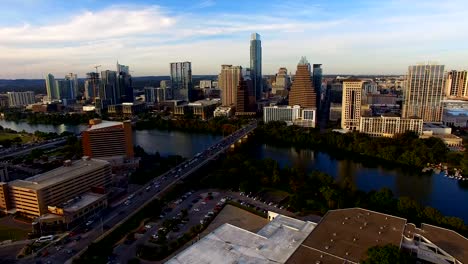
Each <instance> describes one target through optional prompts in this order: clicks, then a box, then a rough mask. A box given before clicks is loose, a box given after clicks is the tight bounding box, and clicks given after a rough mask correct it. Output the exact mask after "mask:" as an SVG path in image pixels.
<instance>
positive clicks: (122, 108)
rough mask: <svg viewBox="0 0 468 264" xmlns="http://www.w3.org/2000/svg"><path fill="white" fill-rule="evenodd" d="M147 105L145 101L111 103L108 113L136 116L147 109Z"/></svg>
mask: <svg viewBox="0 0 468 264" xmlns="http://www.w3.org/2000/svg"><path fill="white" fill-rule="evenodd" d="M145 108H146V105H145V103H143V102H135V103H122V104H117V105H109V106H108V107H107V113H109V114H111V115H124V116H134V115H137V114H139V113H142V112H144V111H145Z"/></svg>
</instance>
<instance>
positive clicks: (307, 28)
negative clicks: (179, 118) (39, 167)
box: [0, 0, 468, 79]
mask: <svg viewBox="0 0 468 264" xmlns="http://www.w3.org/2000/svg"><path fill="white" fill-rule="evenodd" d="M2 3H3V8H2V10H0V66H2V68H3V70H2V72H1V73H0V79H15V78H26V79H30V78H34V79H41V78H44V77H45V76H46V75H47V73H49V72H51V73H53V74H54V75H58V76H62V75H64V74H66V73H69V72H74V73H77V74H78V76H79V77H80V78H82V77H84V76H85V73H86V72H91V71H93V70H94V68H93V66H94V65H102V66H103V67H102V69H113V66H114V65H115V61H117V60H119V61H122V62H123V63H124V64H126V65H130V66H131V67H132V69H133V70H134V72H133V73H132V75H134V76H154V75H165V76H168V75H169V67H168V66H169V63H171V62H177V61H190V62H192V68H193V74H194V75H203V74H209V75H216V74H218V73H219V67H220V65H222V64H232V65H240V66H242V67H248V66H249V45H250V43H249V40H250V34H251V33H252V32H257V33H259V34H260V35H261V36H262V53H263V54H262V61H263V63H262V64H263V65H262V69H263V70H262V71H263V74H265V75H268V74H274V73H276V72H277V70H278V68H279V67H286V68H288V69H294V68H295V65H296V63H297V60H298V59H299V58H300V57H301V56H307V58H308V59H309V61H310V62H311V63H321V64H323V71H324V74H405V72H406V69H407V66H408V65H413V64H416V63H419V62H428V61H431V62H432V61H435V62H438V63H440V64H444V65H446V69H447V70H450V69H466V68H468V62H467V60H466V58H467V57H468V48H467V47H466V46H465V45H464V43H466V41H467V40H468V36H467V35H466V34H462V33H460V32H463V29H464V28H466V27H467V26H468V20H466V19H464V15H465V14H466V11H468V7H467V6H466V5H464V4H463V1H455V2H451V3H450V5H447V4H446V3H441V2H438V1H432V0H431V1H411V2H407V1H384V2H378V3H373V2H370V1H357V2H354V1H353V3H347V2H345V1H312V2H311V1H291V2H287V1H286V2H285V1H256V2H255V3H251V2H247V1H246V2H245V3H244V2H242V1H241V2H239V3H230V2H226V1H206V0H205V1H195V2H190V3H186V2H184V1H158V2H153V1H142V0H140V1H132V3H130V2H127V1H99V2H97V1H92V0H85V1H80V3H64V2H62V1H53V0H38V1H31V0H20V1H13V0H3V1H2ZM457 3H458V4H457ZM181 6H183V7H181ZM420 25H424V27H421V26H420Z"/></svg>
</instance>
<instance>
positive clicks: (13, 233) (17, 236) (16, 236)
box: [0, 225, 28, 241]
mask: <svg viewBox="0 0 468 264" xmlns="http://www.w3.org/2000/svg"><path fill="white" fill-rule="evenodd" d="M27 237H28V230H23V229H19V228H13V227H9V226H4V225H0V241H3V240H10V239H11V240H22V239H26V238H27Z"/></svg>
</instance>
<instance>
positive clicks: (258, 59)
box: [250, 33, 263, 100]
mask: <svg viewBox="0 0 468 264" xmlns="http://www.w3.org/2000/svg"><path fill="white" fill-rule="evenodd" d="M250 70H251V73H252V81H253V84H254V88H255V99H256V100H260V99H262V94H263V84H262V41H261V40H260V35H259V34H257V33H252V35H251V38H250Z"/></svg>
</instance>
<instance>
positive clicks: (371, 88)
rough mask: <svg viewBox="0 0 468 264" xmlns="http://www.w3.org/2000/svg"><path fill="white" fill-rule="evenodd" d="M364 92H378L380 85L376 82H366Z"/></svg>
mask: <svg viewBox="0 0 468 264" xmlns="http://www.w3.org/2000/svg"><path fill="white" fill-rule="evenodd" d="M364 92H365V93H366V94H378V93H379V91H378V85H377V83H375V82H365V83H364Z"/></svg>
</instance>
